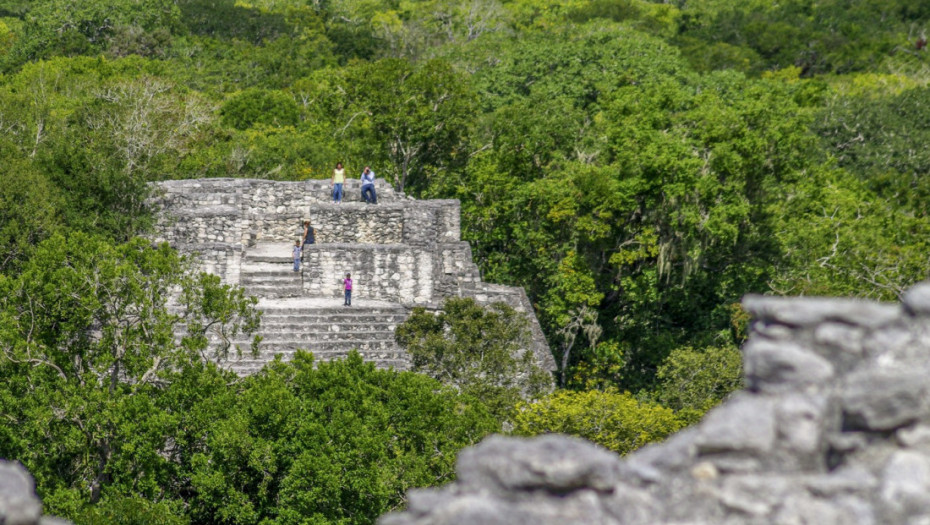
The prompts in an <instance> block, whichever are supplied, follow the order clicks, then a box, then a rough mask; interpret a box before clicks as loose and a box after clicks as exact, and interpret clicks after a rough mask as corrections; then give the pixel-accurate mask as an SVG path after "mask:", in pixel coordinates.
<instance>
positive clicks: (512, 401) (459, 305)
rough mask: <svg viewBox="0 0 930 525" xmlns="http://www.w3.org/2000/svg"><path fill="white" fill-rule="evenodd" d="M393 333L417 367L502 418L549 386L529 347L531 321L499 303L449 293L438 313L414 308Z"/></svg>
mask: <svg viewBox="0 0 930 525" xmlns="http://www.w3.org/2000/svg"><path fill="white" fill-rule="evenodd" d="M394 337H395V339H396V340H397V343H398V344H399V345H400V346H401V347H403V348H404V349H405V350H406V351H407V352H409V353H410V357H411V358H412V360H413V370H414V371H415V372H420V373H423V374H426V375H429V376H430V377H433V378H435V379H438V380H439V381H442V382H443V383H445V384H447V385H450V386H453V387H455V388H456V389H457V390H459V391H460V392H462V393H464V394H467V395H470V396H473V397H475V398H477V399H480V400H481V401H482V402H483V403H484V404H485V405H486V406H487V407H488V408H489V409H491V411H492V412H493V413H494V414H495V415H496V416H497V417H499V418H501V419H505V420H506V419H507V418H508V417H509V416H510V415H511V412H512V411H513V409H514V407H515V406H516V404H517V402H519V401H520V400H521V399H524V398H528V399H533V398H535V397H537V396H539V395H540V394H542V393H544V392H546V391H547V390H549V389H550V388H551V386H552V381H551V378H550V377H549V374H548V373H547V372H546V371H545V370H543V369H542V368H540V367H539V365H538V364H537V357H536V356H535V354H534V353H533V352H532V348H533V342H532V339H531V337H530V331H529V323H527V320H526V318H525V317H524V316H523V314H521V313H519V312H517V311H515V310H514V309H513V308H511V307H509V306H507V305H506V304H503V303H495V304H492V305H491V306H490V307H488V308H482V307H481V306H480V305H478V303H476V302H475V300H474V299H472V298H456V297H451V298H448V299H446V300H445V301H444V302H443V305H442V311H441V312H439V313H437V314H433V313H431V312H427V311H426V310H425V309H423V308H415V309H414V310H413V312H412V313H411V314H410V317H408V318H407V320H406V321H404V322H403V323H402V324H401V325H400V326H398V327H397V329H396V330H395V332H394Z"/></svg>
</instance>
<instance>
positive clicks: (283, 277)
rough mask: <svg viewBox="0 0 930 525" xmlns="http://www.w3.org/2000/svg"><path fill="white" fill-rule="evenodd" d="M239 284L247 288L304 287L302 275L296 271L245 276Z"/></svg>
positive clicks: (240, 279)
mask: <svg viewBox="0 0 930 525" xmlns="http://www.w3.org/2000/svg"><path fill="white" fill-rule="evenodd" d="M239 284H240V285H241V286H243V287H245V288H248V287H249V286H287V285H294V286H298V287H303V279H301V275H300V273H298V272H295V271H294V270H288V272H287V273H281V274H278V275H258V276H256V275H243V276H241V277H239Z"/></svg>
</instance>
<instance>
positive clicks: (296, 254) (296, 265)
mask: <svg viewBox="0 0 930 525" xmlns="http://www.w3.org/2000/svg"><path fill="white" fill-rule="evenodd" d="M294 271H295V272H299V271H300V239H297V242H295V243H294Z"/></svg>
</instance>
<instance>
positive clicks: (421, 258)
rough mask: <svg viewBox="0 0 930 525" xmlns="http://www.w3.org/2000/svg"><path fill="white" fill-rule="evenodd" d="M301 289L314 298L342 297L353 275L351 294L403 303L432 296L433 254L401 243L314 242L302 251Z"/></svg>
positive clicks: (356, 296)
mask: <svg viewBox="0 0 930 525" xmlns="http://www.w3.org/2000/svg"><path fill="white" fill-rule="evenodd" d="M304 256H305V263H304V273H303V276H304V279H303V283H304V290H305V291H306V292H307V295H309V296H313V297H342V295H343V287H342V278H343V277H345V274H346V272H350V273H351V274H352V284H353V293H352V296H353V297H355V298H359V299H378V300H382V301H391V302H396V303H400V304H404V305H415V304H425V303H427V302H429V301H430V300H431V299H432V298H433V253H432V251H430V250H426V249H423V248H417V247H414V246H407V245H403V244H381V245H377V244H342V243H338V244H317V245H314V246H313V247H309V248H308V249H307V251H306V252H305V254H304Z"/></svg>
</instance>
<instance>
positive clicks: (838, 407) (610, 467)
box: [379, 283, 930, 525]
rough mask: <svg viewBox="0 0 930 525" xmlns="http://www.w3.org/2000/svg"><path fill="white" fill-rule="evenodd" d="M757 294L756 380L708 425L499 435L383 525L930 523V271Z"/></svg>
mask: <svg viewBox="0 0 930 525" xmlns="http://www.w3.org/2000/svg"><path fill="white" fill-rule="evenodd" d="M743 304H744V306H745V308H746V309H747V310H748V311H749V312H750V313H751V314H752V316H753V318H754V321H753V323H752V334H751V337H750V339H749V341H748V342H747V343H746V345H744V347H743V354H744V362H745V374H746V381H747V388H746V390H744V391H742V392H739V393H737V394H735V395H734V396H732V398H731V399H729V400H728V401H727V402H725V403H724V404H723V405H721V406H720V407H717V408H716V409H714V410H712V411H711V412H709V413H708V414H707V415H706V416H705V418H704V419H703V421H702V422H701V423H699V424H698V425H696V426H694V427H692V428H689V429H687V430H685V431H683V432H680V433H678V434H677V435H675V436H673V437H672V438H670V439H669V440H668V441H666V442H665V443H662V444H657V445H653V446H650V447H647V448H645V449H642V450H640V451H638V452H636V453H634V454H631V455H629V456H628V457H626V458H625V459H621V458H619V457H617V456H616V455H614V454H612V453H610V452H608V451H606V450H603V449H600V448H598V447H596V446H594V445H591V444H589V443H587V442H584V441H581V440H578V439H574V438H568V437H564V436H545V437H540V438H537V439H528V440H523V439H508V438H502V437H492V438H489V439H486V440H485V441H484V442H482V443H481V444H479V445H477V446H475V447H473V448H471V449H467V450H465V451H464V452H462V453H461V454H460V456H459V459H458V467H457V471H458V476H457V481H456V482H455V483H453V484H452V485H449V486H447V487H444V488H440V489H427V490H415V491H411V492H410V493H409V495H408V496H409V499H408V509H407V511H406V512H404V513H398V514H389V515H387V516H385V517H382V519H381V520H380V522H379V523H380V525H440V524H443V525H451V524H457V525H469V524H474V525H479V524H480V525H498V524H499V525H505V524H506V525H523V524H527V525H554V524H566V525H567V524H602V525H609V524H618V525H619V524H623V525H640V524H641V525H653V524H669V525H671V524H676V525H720V524H760V525H761V524H784V525H789V524H790V525H794V524H812V525H813V524H816V525H852V524H860V525H886V524H902V525H904V524H908V525H918V524H920V525H925V524H930V283H923V284H920V285H918V286H916V287H915V288H913V289H911V290H910V291H909V292H908V293H907V294H906V295H905V297H904V299H903V303H902V304H900V305H898V304H879V303H873V302H865V301H857V300H848V299H822V298H778V297H761V296H750V297H747V298H745V299H744V301H743Z"/></svg>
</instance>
